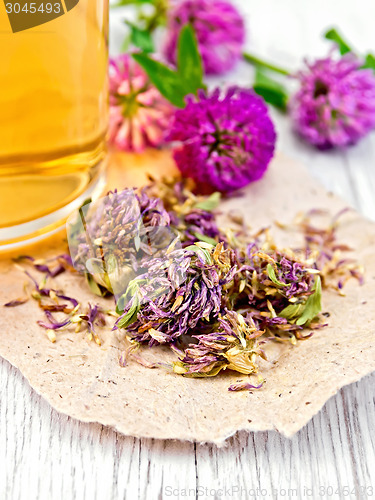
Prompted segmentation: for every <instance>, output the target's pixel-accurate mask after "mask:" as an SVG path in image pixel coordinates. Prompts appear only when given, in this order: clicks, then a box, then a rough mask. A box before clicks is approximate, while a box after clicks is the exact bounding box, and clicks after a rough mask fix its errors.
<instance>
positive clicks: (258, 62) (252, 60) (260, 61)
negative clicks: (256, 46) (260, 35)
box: [243, 52, 291, 76]
mask: <svg viewBox="0 0 375 500" xmlns="http://www.w3.org/2000/svg"><path fill="white" fill-rule="evenodd" d="M243 58H244V59H245V60H246V61H247V62H249V63H250V64H253V65H254V66H261V67H262V68H267V69H269V70H271V71H274V72H275V73H280V75H287V76H289V75H290V74H291V72H290V71H288V70H286V69H284V68H280V67H279V66H276V65H274V64H271V63H269V62H267V61H263V59H260V58H259V57H256V56H254V55H252V54H248V53H247V52H244V53H243Z"/></svg>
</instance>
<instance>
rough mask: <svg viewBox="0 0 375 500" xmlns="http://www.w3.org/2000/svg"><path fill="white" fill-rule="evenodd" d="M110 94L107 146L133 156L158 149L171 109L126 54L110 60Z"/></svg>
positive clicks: (141, 70)
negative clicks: (111, 145) (151, 149)
mask: <svg viewBox="0 0 375 500" xmlns="http://www.w3.org/2000/svg"><path fill="white" fill-rule="evenodd" d="M109 92H110V110H109V142H110V143H112V144H114V145H115V146H117V147H118V148H119V149H122V150H125V151H136V152H141V151H143V150H144V149H145V148H147V147H157V146H160V145H161V144H162V143H163V138H164V132H165V130H166V129H167V127H168V125H169V122H170V117H171V115H172V113H173V107H172V105H171V104H170V103H169V102H168V101H167V100H166V99H165V98H164V97H163V96H162V95H161V94H160V92H159V91H158V90H157V89H156V88H155V87H154V86H153V85H152V84H151V82H150V81H149V79H148V77H147V75H146V73H145V72H144V71H143V69H142V68H141V67H140V66H139V65H138V64H137V63H136V62H135V61H134V60H133V59H132V58H131V56H130V55H129V54H122V55H120V56H118V57H117V58H115V59H111V61H110V64H109Z"/></svg>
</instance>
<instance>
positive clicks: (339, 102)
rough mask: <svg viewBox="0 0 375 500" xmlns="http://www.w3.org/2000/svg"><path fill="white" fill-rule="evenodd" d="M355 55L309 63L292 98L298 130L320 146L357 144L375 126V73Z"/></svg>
mask: <svg viewBox="0 0 375 500" xmlns="http://www.w3.org/2000/svg"><path fill="white" fill-rule="evenodd" d="M360 66H361V61H360V60H359V59H358V58H357V57H356V56H354V55H353V54H346V55H344V56H342V57H341V58H340V59H335V58H333V57H327V58H325V59H318V60H316V61H315V62H313V63H312V64H307V69H306V70H304V71H301V72H300V73H299V74H298V75H297V76H298V79H299V82H300V89H299V90H298V92H297V93H296V94H295V95H294V96H293V97H292V98H291V101H290V113H291V117H292V120H293V122H294V128H295V130H296V131H297V132H298V133H299V134H300V135H301V136H302V137H303V138H304V139H305V140H306V141H308V142H310V143H311V144H313V145H314V146H316V147H318V148H320V149H328V148H332V147H344V146H348V145H350V144H354V143H356V142H357V141H358V140H359V139H360V138H361V137H363V136H365V135H366V134H367V133H368V132H369V131H371V130H372V129H373V128H374V127H375V76H374V74H373V72H372V71H371V70H370V69H361V68H360Z"/></svg>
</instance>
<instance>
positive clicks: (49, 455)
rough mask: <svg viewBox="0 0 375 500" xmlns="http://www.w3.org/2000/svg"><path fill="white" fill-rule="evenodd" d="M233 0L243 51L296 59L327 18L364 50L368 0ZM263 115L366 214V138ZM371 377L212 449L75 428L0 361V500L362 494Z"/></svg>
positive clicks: (370, 178) (371, 158)
mask: <svg viewBox="0 0 375 500" xmlns="http://www.w3.org/2000/svg"><path fill="white" fill-rule="evenodd" d="M236 3H237V4H238V6H239V7H240V8H241V9H242V11H243V12H244V13H245V14H247V15H248V23H249V31H250V35H249V49H250V48H251V50H253V51H254V52H257V53H258V54H259V55H263V56H267V57H268V58H270V59H273V60H275V61H276V60H277V61H278V62H279V63H280V64H285V65H287V66H289V67H291V68H296V67H298V64H299V63H300V60H301V57H302V56H303V55H306V54H310V55H311V56H314V55H322V54H324V53H325V50H326V45H325V44H324V43H323V42H322V41H320V40H319V34H320V32H321V31H322V30H323V29H324V28H325V27H328V26H330V25H332V24H335V25H338V26H340V27H341V28H342V29H343V31H344V33H346V34H347V37H348V38H349V39H351V40H353V42H355V45H356V46H357V47H358V48H359V49H360V50H363V51H364V50H366V49H369V48H374V46H375V36H374V31H373V19H374V18H375V2H373V1H372V0H357V1H356V2H354V3H353V2H351V1H350V0H340V1H339V0H330V1H329V2H327V1H324V0H315V1H314V2H311V1H309V0H299V1H298V2H297V1H296V0H283V1H282V2H280V1H279V0H265V1H263V2H256V1H255V0H246V2H244V1H243V0H242V1H241V0H237V2H236ZM112 27H113V29H112V32H111V37H112V43H115V44H116V43H117V45H118V46H119V43H121V39H122V33H123V32H122V31H121V30H123V24H122V23H121V22H120V20H119V18H118V17H117V18H113V20H112ZM114 48H116V47H114ZM250 76H251V71H250V69H249V68H247V67H246V66H244V65H240V66H239V68H238V70H237V71H236V73H235V74H234V75H231V76H230V77H229V79H230V80H232V81H236V82H237V83H240V82H243V83H246V82H248V81H249V78H250ZM273 114H274V118H275V121H276V125H277V129H278V135H279V144H278V147H279V149H280V150H281V151H282V152H284V153H285V154H287V155H290V156H293V157H294V158H296V159H298V160H300V161H302V162H304V163H305V164H306V165H307V166H308V167H309V169H310V171H311V173H312V174H313V175H314V176H315V177H317V178H318V179H320V180H321V182H322V183H323V184H324V185H325V186H326V187H327V188H329V189H331V190H332V191H334V192H335V193H337V194H339V195H341V196H342V197H343V198H345V199H346V200H347V201H348V202H349V203H351V204H352V205H354V206H355V207H356V208H358V209H359V210H360V211H361V212H362V213H363V214H364V215H366V216H367V217H369V218H371V219H373V220H375V201H374V193H375V169H374V162H375V137H374V134H373V135H372V136H370V137H368V138H367V139H365V140H364V141H362V142H361V143H360V144H359V145H358V146H356V147H354V148H351V149H349V150H347V151H345V152H328V153H321V152H317V151H315V150H313V149H312V148H309V147H307V146H306V145H304V144H302V143H301V142H300V141H299V140H298V139H297V138H296V137H295V136H294V135H293V134H292V133H291V131H290V123H289V121H288V120H287V119H286V118H285V117H283V116H280V115H279V114H278V113H273ZM0 335H1V332H0ZM374 383H375V374H372V375H370V376H368V377H366V378H364V379H363V380H361V381H360V382H358V383H355V384H352V385H350V386H347V387H345V388H344V389H342V390H341V391H340V392H339V393H338V394H337V395H336V396H335V397H333V398H331V399H330V400H329V401H328V403H327V404H326V405H325V407H324V408H323V410H322V411H321V412H320V413H319V414H318V415H316V416H315V417H314V418H313V419H312V420H311V421H310V422H309V424H308V425H307V426H306V427H305V428H304V429H302V430H301V431H300V432H299V433H298V434H297V435H296V436H294V437H293V438H292V439H290V440H289V439H286V438H283V437H282V436H280V435H279V434H278V433H276V432H260V433H255V434H254V433H250V434H247V433H239V434H238V435H236V436H235V437H233V438H231V439H229V440H228V442H227V446H226V447H224V448H220V449H219V448H216V447H215V446H210V445H206V446H200V445H193V444H191V443H186V442H172V441H153V440H148V439H133V438H128V437H123V436H121V435H119V434H117V433H115V432H114V431H112V430H111V429H108V428H104V427H102V426H100V425H95V424H81V423H79V422H77V421H74V420H72V419H70V418H68V417H65V416H62V415H60V414H58V413H57V412H55V411H54V410H52V409H51V408H50V407H49V405H48V404H47V403H46V402H45V401H44V400H43V399H42V398H40V397H39V396H38V395H37V394H35V393H34V391H32V390H31V389H30V386H29V385H28V383H27V382H26V381H25V380H24V379H23V377H22V376H21V375H20V373H19V372H18V371H17V370H15V369H14V368H13V367H12V366H11V365H10V364H9V363H7V362H6V361H2V360H0V498H1V499H3V498H4V499H12V500H13V499H15V500H16V499H38V500H39V499H51V498H53V499H60V498H61V499H64V500H65V499H79V500H80V499H86V498H87V499H90V500H91V499H92V500H93V499H100V500H102V499H117V498H121V499H122V498H126V499H131V500H133V499H136V498H139V499H142V500H143V499H152V500H154V499H160V498H302V499H305V498H314V499H315V498H317V499H319V498H329V499H332V498H335V499H338V498H353V499H354V498H373V497H374V496H375V490H372V487H375V435H374V432H373V431H374V427H375V404H374V403H375V391H374ZM228 418H230V408H228Z"/></svg>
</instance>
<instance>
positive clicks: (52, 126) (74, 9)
mask: <svg viewBox="0 0 375 500" xmlns="http://www.w3.org/2000/svg"><path fill="white" fill-rule="evenodd" d="M107 35H108V0H59V1H51V2H47V1H44V0H39V1H34V2H29V1H25V0H17V1H8V0H0V53H1V60H0V248H1V247H2V248H4V247H5V246H8V247H9V246H12V245H17V244H18V245H19V244H21V243H22V242H23V241H25V240H30V239H33V238H37V237H40V236H41V235H42V234H44V233H46V232H51V231H52V230H56V229H57V228H58V227H60V226H61V225H62V224H63V223H64V221H65V219H66V217H67V216H68V215H69V214H70V212H71V211H72V210H73V209H75V208H77V207H78V206H79V205H80V204H81V203H82V202H83V201H84V200H85V199H86V198H88V197H91V196H92V195H95V194H96V193H98V192H99V191H101V190H102V189H103V187H104V179H103V164H104V159H105V153H106V148H105V136H106V129H107V106H108V84H107V65H108V44H107V41H108V36H107Z"/></svg>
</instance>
